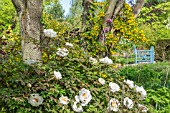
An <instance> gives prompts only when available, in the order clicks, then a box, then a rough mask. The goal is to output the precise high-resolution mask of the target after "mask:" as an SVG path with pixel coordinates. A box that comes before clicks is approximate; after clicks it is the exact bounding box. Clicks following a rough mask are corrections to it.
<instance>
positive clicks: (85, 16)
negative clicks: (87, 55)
mask: <svg viewBox="0 0 170 113" xmlns="http://www.w3.org/2000/svg"><path fill="white" fill-rule="evenodd" d="M93 2H94V0H83V2H82V6H83V14H82V30H84V28H85V27H86V21H87V20H89V16H90V12H89V11H90V5H91V4H92V3H93Z"/></svg>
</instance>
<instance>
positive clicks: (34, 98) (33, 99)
mask: <svg viewBox="0 0 170 113" xmlns="http://www.w3.org/2000/svg"><path fill="white" fill-rule="evenodd" d="M28 103H30V104H31V105H32V106H39V105H41V104H42V103H43V98H42V97H41V96H39V94H31V96H30V98H29V99H28Z"/></svg>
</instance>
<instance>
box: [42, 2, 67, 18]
mask: <svg viewBox="0 0 170 113" xmlns="http://www.w3.org/2000/svg"><path fill="white" fill-rule="evenodd" d="M44 12H45V13H47V14H51V15H52V17H53V18H54V19H63V18H64V10H63V8H62V6H61V4H60V2H59V0H53V1H49V0H47V1H45V2H44Z"/></svg>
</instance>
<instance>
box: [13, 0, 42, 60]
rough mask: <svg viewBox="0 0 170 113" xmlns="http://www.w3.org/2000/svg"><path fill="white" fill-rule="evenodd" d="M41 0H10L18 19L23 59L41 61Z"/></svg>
mask: <svg viewBox="0 0 170 113" xmlns="http://www.w3.org/2000/svg"><path fill="white" fill-rule="evenodd" d="M42 2H43V0H12V3H13V5H14V6H15V9H16V11H17V14H18V16H19V20H20V30H21V37H22V45H21V46H22V53H23V60H24V61H25V60H35V61H37V62H41V59H42V56H41V50H40V36H41V33H40V19H41V15H42Z"/></svg>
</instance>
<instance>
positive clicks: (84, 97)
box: [79, 88, 92, 106]
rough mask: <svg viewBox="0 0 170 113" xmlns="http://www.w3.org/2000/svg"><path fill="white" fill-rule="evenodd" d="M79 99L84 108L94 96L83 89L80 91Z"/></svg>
mask: <svg viewBox="0 0 170 113" xmlns="http://www.w3.org/2000/svg"><path fill="white" fill-rule="evenodd" d="M79 99H80V101H81V105H82V106H86V105H87V104H88V103H89V102H90V100H91V99H92V96H91V94H90V91H89V90H87V89H85V88H83V89H81V90H80V91H79Z"/></svg>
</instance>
